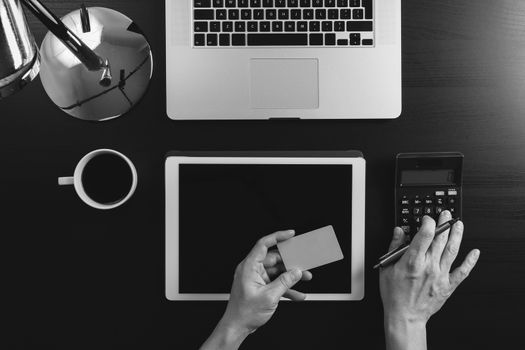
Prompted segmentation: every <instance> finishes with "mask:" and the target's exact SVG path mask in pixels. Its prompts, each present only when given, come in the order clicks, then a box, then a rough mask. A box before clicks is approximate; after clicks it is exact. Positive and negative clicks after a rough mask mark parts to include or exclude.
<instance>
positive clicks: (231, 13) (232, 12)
mask: <svg viewBox="0 0 525 350" xmlns="http://www.w3.org/2000/svg"><path fill="white" fill-rule="evenodd" d="M228 19H239V10H228Z"/></svg>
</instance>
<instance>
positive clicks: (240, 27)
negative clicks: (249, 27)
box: [235, 21, 246, 32]
mask: <svg viewBox="0 0 525 350" xmlns="http://www.w3.org/2000/svg"><path fill="white" fill-rule="evenodd" d="M235 31H236V32H245V31H246V22H241V21H239V22H235Z"/></svg>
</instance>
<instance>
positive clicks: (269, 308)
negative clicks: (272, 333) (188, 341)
mask: <svg viewBox="0 0 525 350" xmlns="http://www.w3.org/2000/svg"><path fill="white" fill-rule="evenodd" d="M294 235H295V232H294V231H293V230H289V231H280V232H276V233H273V234H271V235H268V236H266V237H263V238H261V239H260V240H259V241H258V242H257V244H256V245H255V246H254V247H253V249H252V250H251V252H250V253H249V254H248V256H247V257H246V258H245V259H244V260H243V261H242V262H241V263H240V264H239V265H238V266H237V268H236V270H235V275H234V280H233V286H232V289H231V294H230V300H229V301H228V306H227V307H226V312H225V313H224V316H223V318H222V319H221V321H220V322H219V325H218V326H217V328H216V329H215V331H214V334H212V336H211V337H210V339H209V340H208V341H207V342H206V343H205V344H204V346H203V347H202V348H201V349H202V350H204V349H228V350H229V349H237V347H238V346H239V345H240V344H241V343H242V341H243V340H244V339H245V338H246V337H247V336H248V335H249V334H250V333H252V332H254V331H255V330H257V329H258V328H259V327H261V326H262V325H264V324H265V323H266V322H268V321H269V320H270V318H271V317H272V316H273V314H274V313H275V311H276V310H277V306H278V304H279V300H280V299H281V297H285V298H289V299H291V300H295V301H302V300H304V299H306V295H305V294H304V293H301V292H298V291H296V290H294V289H292V287H293V286H294V285H295V284H296V283H297V282H299V281H300V280H305V281H308V280H311V279H312V274H311V273H310V272H309V271H300V270H291V271H285V268H284V265H283V263H282V259H281V256H280V254H279V253H278V252H277V251H268V249H269V248H271V247H273V246H275V245H276V244H277V243H278V242H281V241H285V240H287V239H290V238H292V237H293V236H294ZM211 344H214V345H213V346H212V345H211ZM219 344H222V345H219Z"/></svg>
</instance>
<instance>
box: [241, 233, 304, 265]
mask: <svg viewBox="0 0 525 350" xmlns="http://www.w3.org/2000/svg"><path fill="white" fill-rule="evenodd" d="M294 235H295V231H294V230H287V231H279V232H275V233H272V234H271V235H268V236H264V237H263V238H261V239H260V240H258V241H257V243H256V244H255V246H254V247H253V249H252V251H251V252H250V253H249V254H248V256H247V259H248V260H255V261H257V262H262V261H264V258H266V254H267V253H268V248H271V247H273V246H275V245H276V244H277V243H278V242H282V241H286V240H287V239H290V238H292V237H293V236H294Z"/></svg>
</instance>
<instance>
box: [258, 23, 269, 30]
mask: <svg viewBox="0 0 525 350" xmlns="http://www.w3.org/2000/svg"><path fill="white" fill-rule="evenodd" d="M270 29H271V24H270V22H268V21H265V22H260V23H259V30H260V31H261V32H269V31H270Z"/></svg>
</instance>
